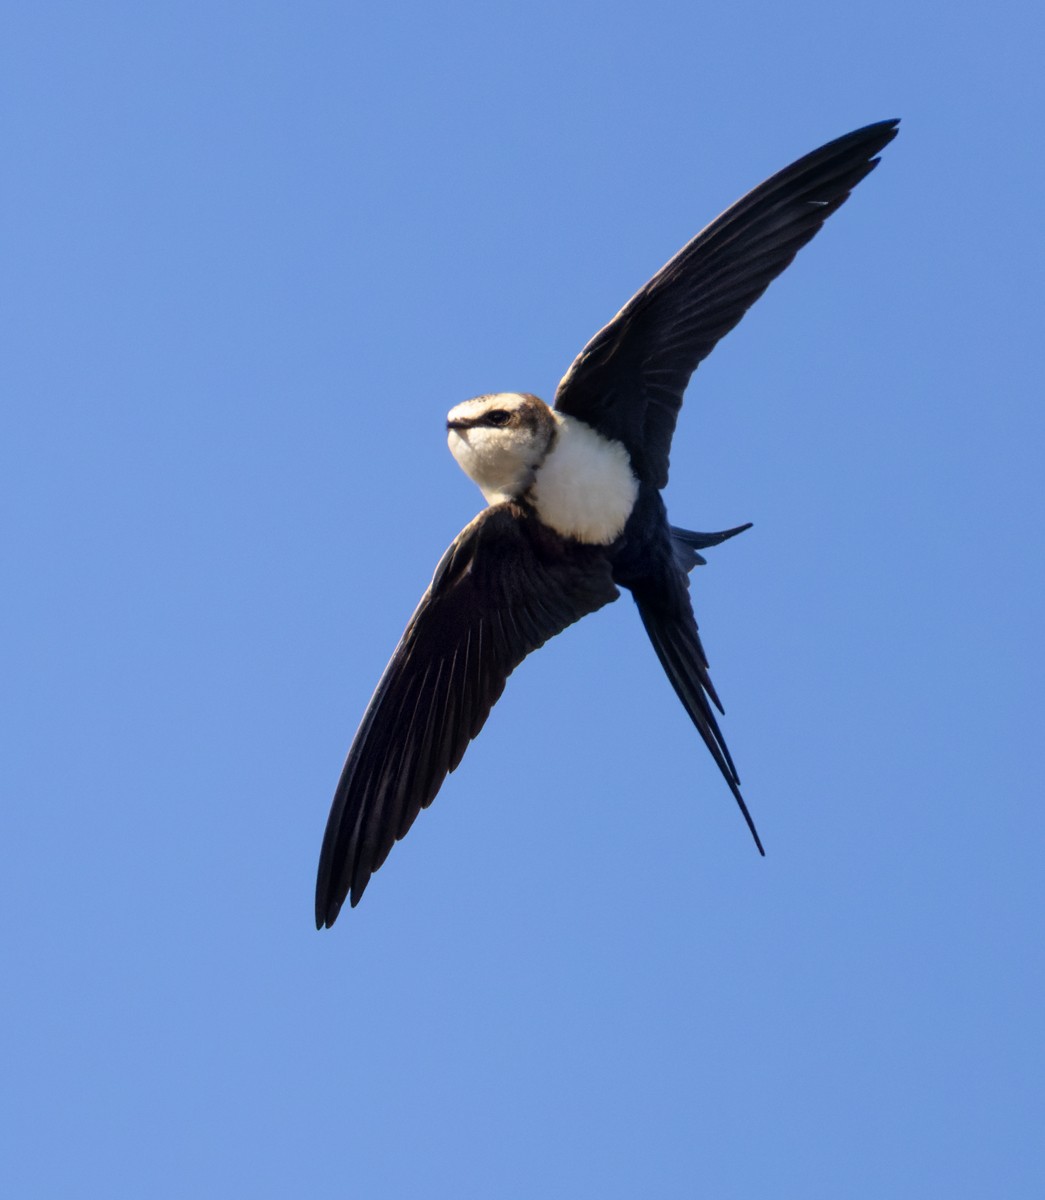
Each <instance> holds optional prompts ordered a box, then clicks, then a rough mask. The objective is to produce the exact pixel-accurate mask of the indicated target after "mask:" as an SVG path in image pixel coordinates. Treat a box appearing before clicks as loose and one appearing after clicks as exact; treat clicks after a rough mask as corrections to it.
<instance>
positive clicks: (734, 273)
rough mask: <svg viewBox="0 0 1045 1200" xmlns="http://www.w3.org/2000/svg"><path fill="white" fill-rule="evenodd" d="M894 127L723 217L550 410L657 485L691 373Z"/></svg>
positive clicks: (829, 153) (852, 141)
mask: <svg viewBox="0 0 1045 1200" xmlns="http://www.w3.org/2000/svg"><path fill="white" fill-rule="evenodd" d="M898 124H899V122H898V121H880V122H879V123H878V124H877V125H868V126H867V127H866V128H864V129H858V130H856V131H855V132H854V133H850V134H847V135H846V136H845V137H841V138H838V140H837V141H834V142H829V143H828V144H827V145H826V146H821V148H820V149H819V150H814V151H813V153H812V154H807V155H806V156H805V158H800V159H799V160H798V162H795V163H792V164H791V166H789V167H785V168H784V170H783V171H780V172H779V173H778V174H776V175H774V176H773V177H772V178H771V179H767V180H766V181H765V183H761V184H759V186H758V187H757V188H755V189H754V191H751V192H748V194H747V195H746V196H744V197H743V198H742V199H740V200H738V201H737V202H736V204H734V205H733V206H732V207H731V208H728V209H726V211H725V212H724V213H723V214H722V215H721V216H720V217H717V218H716V219H715V220H714V221H712V222H711V224H710V225H708V226H707V228H706V229H704V230H702V231H701V232H700V233H698V234H697V236H696V237H695V238H694V239H693V240H692V241H691V242H690V243H689V244H688V245H686V246H684V247H683V248H682V249H681V250H680V251H679V252H678V254H676V255H675V257H674V258H673V259H672V260H671V261H670V262H669V263H668V264H667V265H666V266H664V267H662V268H661V269H660V270H659V271H658V272H657V274H656V275H654V276H653V278H652V279H651V280H650V281H649V283H647V284H646V286H645V287H644V288H642V289H641V291H639V292H637V293H636V294H635V295H634V296H633V297H632V298H631V300H629V301H628V303H627V304H626V305H625V306H624V307H623V308H622V309H621V310H620V312H619V313H618V314H617V315H616V316H615V317H614V318H613V320H612V321H611V322H610V323H609V324H608V325H607V326H606V327H605V328H604V329H602V330H600V331H599V332H598V333H597V334H596V335H595V336H594V337H593V338H592V339H591V341H590V342H589V343H588V344H587V345H586V346H585V347H584V349H583V350H582V351H581V353H580V354H579V355H578V356H577V358H576V359H575V360H574V362H573V365H572V366H571V367H570V369H569V370H568V371H567V372H566V375H565V376H564V377H563V380H562V382H561V383H560V384H559V387H558V390H557V392H556V394H555V407H556V408H558V409H559V410H560V411H562V412H564V413H569V414H570V415H572V416H575V417H580V418H581V419H582V420H584V421H586V422H588V424H589V425H593V426H594V427H595V428H596V429H598V430H599V432H600V433H603V434H605V435H606V436H607V437H611V438H616V439H617V440H618V441H620V442H623V443H624V445H625V446H627V448H628V451H629V453H630V454H631V460H632V464H633V466H634V468H635V472H636V474H637V475H638V477H639V478H640V479H642V480H644V481H645V482H647V483H651V484H653V486H654V487H658V488H660V487H663V486H664V485H665V484H666V483H667V481H668V454H669V451H670V449H671V437H672V434H673V433H674V432H675V421H676V420H677V418H678V414H679V409H680V408H681V407H682V393H683V392H684V391H685V390H686V385H687V384H688V383H689V377H690V376H691V375H692V374H693V372H694V371H695V370H696V368H697V366H698V365H699V364H700V363H701V362H702V361H703V360H704V359H705V358H706V357H707V356H708V355H709V354H710V353H711V351H712V350H713V349H714V347H715V344H716V343H717V342H718V340H719V338H721V337H723V336H724V335H725V334H727V333H728V332H729V331H730V330H731V329H732V328H733V326H734V325H736V324H737V322H738V321H739V320H740V318H741V317H742V316H743V315H744V313H745V312H747V310H748V309H749V308H750V307H751V305H752V304H754V302H755V301H756V300H757V299H758V298H759V296H761V295H762V293H763V292H764V291H765V290H766V288H767V287H768V286H769V284H770V283H772V281H773V280H774V279H775V278H776V277H777V276H778V275H779V274H780V272H781V271H783V270H784V268H785V267H786V266H787V265H788V264H789V263H790V262H791V260H792V259H793V258H794V257H795V254H796V253H797V252H798V251H799V250H800V249H801V248H802V246H804V245H805V244H806V242H808V241H809V240H810V239H811V238H812V237H813V236H814V235H815V234H816V233H817V231H818V230H819V229H820V227H821V226H822V225H823V223H824V222H825V221H826V220H827V218H828V217H829V216H830V215H831V214H832V213H833V212H834V211H835V209H837V208H839V207H840V206H841V205H842V204H844V203H845V201H846V200H847V199H848V197H849V193H850V192H851V191H852V189H853V188H854V187H855V186H856V185H857V184H858V183H859V182H860V180H861V179H863V178H864V176H865V175H867V174H869V173H870V172H871V171H872V170H873V169H874V167H875V165H876V164H877V162H878V159H877V158H875V157H874V155H876V154H878V152H879V151H880V150H882V149H883V147H885V146H887V145H888V144H889V142H891V141H892V140H893V138H894V137H895V136H896V132H897V125H898Z"/></svg>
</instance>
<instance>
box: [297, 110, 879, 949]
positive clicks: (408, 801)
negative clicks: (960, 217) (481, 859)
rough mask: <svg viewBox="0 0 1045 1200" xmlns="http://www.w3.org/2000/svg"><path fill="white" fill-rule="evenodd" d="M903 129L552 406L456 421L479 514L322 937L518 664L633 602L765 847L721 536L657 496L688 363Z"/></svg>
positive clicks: (671, 268)
mask: <svg viewBox="0 0 1045 1200" xmlns="http://www.w3.org/2000/svg"><path fill="white" fill-rule="evenodd" d="M898 127H899V121H898V120H887V121H879V122H877V123H875V124H872V125H867V126H865V127H863V128H861V129H857V130H855V131H853V132H852V133H848V134H846V135H844V136H843V137H840V138H837V139H835V140H834V141H831V142H828V143H827V144H826V145H824V146H821V147H820V148H819V149H818V150H814V151H812V153H810V154H807V155H805V156H804V157H802V158H800V159H798V160H797V161H796V162H794V163H792V164H791V165H790V166H788V167H785V168H784V169H783V170H782V171H779V172H777V174H775V175H773V176H771V177H770V178H769V179H767V180H765V181H764V182H763V183H761V184H759V185H758V186H757V187H755V188H754V189H753V190H752V191H749V192H748V193H747V194H746V195H744V196H743V197H741V199H739V200H738V201H736V203H735V204H733V205H732V206H731V207H729V208H728V209H726V210H725V212H723V213H722V214H721V215H720V216H719V217H717V218H716V219H715V220H713V221H712V222H711V223H710V224H709V225H707V226H706V227H705V228H704V229H703V230H702V231H701V232H700V233H698V234H697V235H696V236H695V237H694V238H692V240H691V241H689V242H688V243H687V244H686V245H685V246H684V247H683V248H682V249H681V250H680V251H679V252H678V253H677V254H676V255H675V256H674V257H673V258H672V259H671V260H670V261H669V262H668V263H667V264H666V265H665V266H663V267H662V268H661V269H660V270H659V271H658V272H657V273H656V274H655V275H654V276H653V278H652V279H650V280H649V282H648V283H646V284H645V286H643V287H642V288H641V289H640V290H639V291H638V292H636V294H635V295H634V296H633V297H632V298H631V299H630V300H629V301H628V303H627V304H625V306H624V307H623V308H622V309H621V310H620V311H619V312H618V313H617V315H616V316H615V317H614V318H613V319H612V320H611V321H610V322H609V323H608V324H607V325H606V326H604V327H603V328H602V329H601V330H600V331H599V332H598V333H596V334H595V336H594V337H593V338H592V339H591V340H590V341H589V342H588V343H587V345H586V346H585V347H584V348H583V350H581V352H580V354H578V355H577V357H576V358H575V359H574V361H573V363H572V365H571V366H570V368H569V369H568V370H567V372H566V374H565V375H564V376H563V378H562V380H561V382H560V383H559V386H558V388H557V389H556V392H555V397H554V402H553V404H552V405H551V406H549V405H547V404H546V403H545V402H544V401H543V400H540V399H538V398H537V396H535V395H533V394H531V393H528V392H501V393H493V394H487V395H482V396H478V397H475V398H474V399H470V400H466V401H464V402H463V403H460V404H457V405H456V406H455V407H454V408H452V409H451V411H450V413H449V415H448V417H447V421H446V428H447V440H448V444H449V448H450V451H451V453H452V454H453V456H454V458H455V459H456V460H457V462H458V464H459V465H460V466H461V468H462V469H463V470H464V471H465V473H466V474H467V475H468V476H469V477H470V478H471V479H472V480H473V481H474V482H475V483H476V484H478V486H479V488H480V490H481V492H482V495H483V497H484V499H485V501H486V507H485V508H484V509H483V510H482V511H481V512H480V513H479V515H478V516H476V517H475V518H474V519H473V520H472V521H470V522H469V524H468V525H466V526H465V528H464V529H463V530H462V531H461V532H460V533H459V534H458V536H457V537H456V538H455V539H454V540H453V542H452V543H451V545H450V547H449V549H448V550H447V551H446V553H445V554H444V555H443V557H442V559H441V560H440V562H439V564H438V566H437V567H436V569H435V574H434V576H433V578H432V582H431V584H430V585H429V587H428V590H427V591H426V592H425V593H424V595H423V597H422V598H421V601H420V603H419V604H418V606H417V609H416V610H415V612H414V614H413V616H412V617H411V618H410V621H409V623H408V625H407V627H406V631H405V632H404V633H403V636H402V638H401V640H400V642H399V644H398V646H397V647H396V649H395V652H394V653H393V655H392V658H391V660H390V662H389V664H388V666H387V667H386V669H385V671H384V673H383V675H382V676H381V679H380V681H379V683H378V685H377V689H376V690H375V692H374V694H373V696H372V698H371V700H370V703H369V704H368V706H367V708H366V711H365V712H364V714H363V717H362V720H361V722H360V725H359V728H358V730H357V732H356V735H355V738H354V739H353V741H352V744H351V748H350V749H349V752H348V757H347V758H346V760H345V764H344V767H343V770H342V772H341V776H340V779H339V781H338V784H337V788H336V790H335V793H334V798H333V803H332V805H331V808H330V815H329V818H328V821H327V825H326V831H325V834H324V837H323V844H322V849H321V852H320V859H319V871H318V876H317V880H316V927H317V928H318V929H322V928H323V927H330V926H332V925H333V924H334V922H335V921H336V920H337V917H338V914H339V912H340V911H341V908H342V906H343V904H344V902H345V900H346V899H349V900H350V902H351V906H352V907H353V908H354V907H355V906H356V905H357V904H358V903H359V900H360V898H361V897H362V895H363V893H364V891H365V889H366V887H367V884H368V883H369V881H370V879H371V877H372V875H373V874H374V872H375V871H377V870H378V868H379V867H380V866H381V865H382V864H383V863H384V861H385V859H386V858H387V856H388V853H389V851H390V850H391V849H392V846H393V845H394V844H395V843H396V841H398V840H399V839H400V838H402V837H404V836H405V835H406V833H407V831H408V830H409V829H410V827H411V825H412V824H413V822H414V820H415V818H416V817H417V815H418V813H419V812H420V810H421V809H422V808H427V807H428V806H429V805H430V804H431V803H432V801H433V800H434V798H435V796H436V793H437V792H438V791H439V789H440V787H441V786H442V784H443V781H444V780H445V778H446V776H447V775H448V774H449V772H451V771H453V770H455V769H456V768H457V767H458V765H459V764H460V763H461V760H462V758H463V756H464V753H465V750H466V748H467V746H468V744H469V742H470V741H471V740H472V739H473V738H475V737H476V736H477V735H478V733H479V731H480V730H481V729H482V727H483V724H484V723H485V721H486V719H487V717H488V716H489V713H490V711H491V709H492V708H493V706H494V704H495V703H496V701H497V700H498V698H499V697H500V696H501V694H502V692H503V690H504V687H505V683H506V680H507V679H508V676H509V675H510V674H511V673H512V671H513V670H514V669H515V668H516V667H518V666H519V664H520V663H521V662H522V661H523V659H524V658H526V656H527V655H529V654H531V653H532V652H533V651H535V650H537V649H539V648H540V647H541V646H542V645H544V643H545V642H547V641H548V639H549V638H552V637H554V636H555V635H556V634H559V633H561V632H562V631H563V630H564V629H566V628H567V627H568V626H570V625H572V624H573V623H574V622H575V621H578V620H580V619H581V618H582V617H585V616H587V615H588V614H590V613H594V612H596V611H597V610H598V609H600V608H602V607H603V606H604V605H606V604H609V603H611V602H612V601H614V600H616V599H617V598H618V597H619V596H620V594H621V589H624V590H626V591H629V592H630V593H631V595H632V597H633V599H634V601H635V603H636V605H637V607H638V612H639V617H640V619H641V621H642V624H643V626H644V627H645V630H646V633H647V635H648V636H649V639H650V641H651V643H652V644H653V649H654V651H655V652H656V655H657V657H658V659H659V660H660V663H661V666H662V667H663V669H664V672H665V674H666V675H667V677H668V680H669V681H670V683H671V685H672V687H673V688H674V690H675V692H676V694H677V695H678V698H679V700H681V702H682V705H683V707H684V708H685V710H686V712H687V714H688V715H689V718H690V720H691V721H692V723H693V725H694V726H695V727H696V730H697V732H698V733H699V734H700V736H701V738H702V739H703V741H704V744H705V745H706V746H707V749H708V750H709V751H710V753H711V756H712V758H713V759H714V761H715V763H716V764H717V765H718V769H719V771H720V772H721V773H722V775H723V777H724V779H725V781H726V784H727V785H728V787H729V790H730V792H731V793H732V795H733V798H734V800H735V801H736V803H737V805H738V806H739V808H740V812H741V813H742V815H743V818H744V820H745V821H746V823H747V827H748V829H749V830H750V832H751V835H752V837H753V838H754V842H755V846H756V847H757V849H758V851H759V853H760V854H764V853H765V851H764V848H763V845H762V842H761V839H760V838H759V835H758V831H757V830H756V828H755V823H754V820H753V819H752V817H751V814H750V812H749V811H748V807H747V805H746V803H745V801H744V798H743V796H742V794H741V791H740V778H739V776H738V774H737V769H736V766H735V764H734V762H733V759H732V757H731V755H730V752H729V750H728V748H727V746H726V742H725V739H724V738H723V735H722V731H721V729H720V727H719V723H718V719H717V717H716V715H715V713H716V710H717V711H718V712H719V713H720V714H721V713H722V712H723V709H722V705H721V702H720V700H719V697H718V694H717V693H716V691H715V688H714V686H713V684H712V682H711V678H710V675H709V673H708V662H707V658H706V656H705V654H704V649H703V646H702V644H701V639H700V635H699V632H698V629H697V622H696V619H695V617H694V614H693V606H692V603H691V599H690V590H689V576H690V572H691V571H692V570H693V568H694V567H695V566H697V565H700V564H703V563H704V562H705V559H704V558H703V556H702V555H701V553H700V552H701V551H702V550H704V549H707V548H709V547H711V546H717V545H719V544H720V543H722V542H724V541H725V540H726V539H728V538H731V537H734V536H735V535H737V534H738V533H740V532H742V531H743V530H745V529H748V528H750V525H749V524H745V525H740V526H737V527H735V528H732V529H728V530H723V531H721V532H718V533H700V532H697V531H694V530H687V529H683V528H681V527H678V526H674V525H672V524H671V523H670V522H669V520H668V516H667V511H666V509H665V505H664V500H663V498H662V495H661V492H662V489H663V488H664V486H665V484H666V483H667V481H668V460H669V452H670V449H671V440H672V435H673V433H674V430H675V424H676V421H677V419H678V416H679V412H680V409H681V407H682V399H683V393H684V392H685V391H686V388H687V385H688V384H689V380H690V376H691V375H692V374H693V372H694V371H695V370H696V368H697V366H698V365H699V364H700V363H701V362H702V361H703V360H704V359H705V358H706V357H707V356H708V354H710V353H711V351H712V349H713V348H714V347H715V345H716V344H717V343H718V341H719V339H720V338H722V337H723V336H724V335H725V334H727V333H728V332H729V331H730V330H731V329H733V327H734V326H735V325H736V324H737V323H738V322H739V321H740V319H741V318H742V317H743V315H744V313H745V312H747V310H748V309H749V308H750V307H751V305H752V304H753V303H754V302H755V301H756V300H757V299H758V297H759V296H761V295H762V293H763V292H764V291H765V289H766V288H767V287H768V286H769V284H770V283H771V282H772V281H773V280H774V279H775V278H776V277H777V276H778V275H779V274H780V273H781V272H782V271H783V270H784V269H785V268H786V267H787V266H788V265H789V264H790V263H791V261H792V259H793V258H794V257H795V255H796V253H797V252H798V250H799V249H801V247H802V246H804V245H805V244H806V243H807V242H809V241H810V239H811V238H813V237H814V236H815V235H816V233H817V232H818V231H819V230H820V228H821V227H822V226H823V224H824V222H825V221H826V220H827V218H828V217H829V216H831V214H832V213H834V212H835V211H836V210H837V209H838V208H839V207H840V206H841V205H842V204H844V203H845V201H846V200H847V199H848V197H849V195H850V193H851V192H852V190H853V188H854V187H855V186H856V185H857V184H858V183H859V182H860V181H861V180H862V179H864V178H865V177H866V176H867V175H868V174H869V173H870V172H871V171H872V170H873V169H874V168H875V166H876V165H877V164H878V161H879V159H878V157H877V156H878V155H879V154H880V152H881V151H882V150H883V149H884V148H885V146H887V145H888V144H889V142H891V141H892V140H893V138H894V137H895V136H896V134H897V132H898Z"/></svg>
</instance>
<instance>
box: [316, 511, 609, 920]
mask: <svg viewBox="0 0 1045 1200" xmlns="http://www.w3.org/2000/svg"><path fill="white" fill-rule="evenodd" d="M618 594H619V593H618V591H617V589H616V587H615V586H614V584H613V580H612V578H611V576H610V565H609V562H608V560H607V559H606V556H605V553H604V551H603V550H601V549H600V548H599V547H596V546H580V545H579V544H578V543H576V542H571V543H565V542H563V541H562V539H560V538H558V537H556V536H555V535H554V534H553V533H551V532H550V531H549V530H547V529H546V528H545V527H543V526H541V525H540V524H539V523H538V522H537V521H536V520H535V519H534V518H533V517H531V516H529V515H528V514H527V513H526V512H525V511H524V510H523V509H521V508H518V507H517V506H515V505H512V504H499V505H496V506H495V507H493V508H487V509H485V510H484V511H483V512H482V513H481V514H480V515H479V516H478V517H476V518H475V520H474V521H472V522H471V524H470V525H468V526H467V527H466V528H465V529H464V530H463V531H462V532H461V533H460V534H458V536H457V538H456V539H455V540H454V543H453V545H452V546H451V547H450V549H449V550H447V552H446V554H445V555H444V556H443V559H442V561H441V562H440V564H439V566H438V567H437V568H436V572H435V576H434V578H433V579H432V583H431V586H430V587H429V589H428V591H427V592H425V594H424V596H423V597H422V599H421V603H420V604H419V605H418V607H417V611H416V612H415V613H414V615H413V616H412V617H411V618H410V623H409V625H407V627H406V632H405V633H404V634H403V637H402V640H401V641H400V643H399V645H398V646H397V647H396V651H395V654H393V655H392V660H391V662H390V663H389V664H388V666H387V668H386V669H385V673H384V675H383V676H382V677H381V682H380V683H379V684H378V685H377V690H376V691H375V692H374V695H373V698H372V699H371V701H370V704H369V706H368V707H367V710H366V713H365V714H364V716H363V720H362V722H361V724H360V726H359V730H358V731H357V733H356V736H355V740H354V741H353V743H352V748H351V749H350V750H349V752H348V758H347V759H346V761H345V766H344V769H343V770H342V772H341V779H340V782H339V783H338V785H337V791H336V792H335V794H334V802H333V805H332V806H331V809H330V817H329V819H328V821H327V829H326V835H325V836H324V838H323V849H322V851H321V852H320V858H319V877H318V879H317V881H316V925H317V927H318V928H320V929H321V928H322V927H323V926H324V925H328V926H329V925H333V923H334V921H335V920H336V919H337V915H338V913H339V912H340V910H341V906H342V904H344V902H345V898H346V896H348V895H349V894H351V902H352V905H353V907H354V906H355V905H356V904H357V903H358V902H359V898H360V896H362V894H363V891H364V889H365V888H366V885H367V883H368V882H369V880H370V876H371V875H372V874H373V873H374V872H375V871H376V870H377V869H378V867H380V866H381V864H382V863H383V862H384V861H385V858H386V857H387V856H388V852H389V850H391V848H392V846H393V845H394V844H395V842H396V841H398V839H399V838H401V837H403V836H404V835H405V834H406V832H407V830H408V829H409V828H410V826H411V825H412V824H413V821H414V818H415V817H416V816H417V814H418V812H419V811H420V810H421V809H422V808H427V806H428V805H429V804H431V803H432V800H433V799H434V798H435V795H436V793H437V792H438V791H439V788H440V786H441V785H442V782H443V780H444V779H445V778H446V775H447V773H448V772H449V771H452V770H453V769H454V768H455V767H456V766H457V765H458V763H459V762H460V761H461V758H462V757H463V755H464V752H465V749H466V748H467V746H468V743H469V741H470V740H471V739H472V738H474V737H475V736H476V734H477V733H478V732H479V730H480V729H482V727H483V723H484V722H485V720H486V718H487V716H488V715H489V712H490V709H491V708H492V707H493V706H494V704H495V703H496V701H497V699H498V697H499V696H500V694H501V692H502V691H503V690H504V684H505V680H506V679H507V678H508V676H509V675H510V674H511V672H512V671H513V670H514V669H515V668H516V667H517V666H518V665H519V664H520V663H521V662H522V660H523V659H524V658H525V657H526V655H527V654H529V653H530V652H531V651H532V650H536V649H537V648H538V647H539V646H542V645H543V644H544V643H545V642H546V641H547V640H548V639H549V638H550V637H553V636H554V635H555V634H557V633H561V632H562V630H564V629H565V628H566V627H567V625H571V624H572V623H573V622H574V621H577V620H579V619H580V618H581V617H583V616H585V615H586V614H588V613H591V612H594V611H595V610H596V609H598V608H601V607H602V606H603V605H604V604H608V603H609V602H610V601H611V600H615V599H616V598H617V596H618Z"/></svg>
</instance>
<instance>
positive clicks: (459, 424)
mask: <svg viewBox="0 0 1045 1200" xmlns="http://www.w3.org/2000/svg"><path fill="white" fill-rule="evenodd" d="M468 428H470V425H469V422H468V421H460V420H458V421H450V420H447V422H446V431H447V433H449V432H450V430H452V429H468Z"/></svg>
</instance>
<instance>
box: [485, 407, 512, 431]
mask: <svg viewBox="0 0 1045 1200" xmlns="http://www.w3.org/2000/svg"><path fill="white" fill-rule="evenodd" d="M511 419H512V414H511V413H510V412H505V411H504V409H503V408H495V409H494V410H493V412H488V413H487V414H486V416H485V417H483V423H484V424H486V425H495V426H496V427H497V428H498V429H500V427H501V426H502V425H507V424H508V422H509V421H510V420H511Z"/></svg>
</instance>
